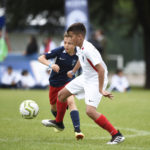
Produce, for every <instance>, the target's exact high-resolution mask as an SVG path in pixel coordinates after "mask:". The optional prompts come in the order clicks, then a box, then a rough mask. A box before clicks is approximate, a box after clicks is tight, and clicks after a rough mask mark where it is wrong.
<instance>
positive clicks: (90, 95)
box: [49, 23, 125, 144]
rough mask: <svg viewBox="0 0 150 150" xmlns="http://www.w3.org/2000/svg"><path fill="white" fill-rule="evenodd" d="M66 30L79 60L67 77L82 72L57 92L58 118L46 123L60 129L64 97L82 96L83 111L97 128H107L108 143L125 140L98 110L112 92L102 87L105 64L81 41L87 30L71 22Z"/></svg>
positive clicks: (81, 25) (64, 107) (62, 127)
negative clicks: (103, 99) (108, 134)
mask: <svg viewBox="0 0 150 150" xmlns="http://www.w3.org/2000/svg"><path fill="white" fill-rule="evenodd" d="M67 33H68V34H69V35H70V36H71V37H72V41H73V42H74V44H75V45H76V46H78V48H77V55H78V57H79V61H78V62H77V64H76V66H75V68H74V69H73V70H72V71H70V72H68V76H69V77H72V75H73V74H75V72H76V71H77V69H78V68H79V67H80V65H81V67H82V70H83V73H82V75H80V76H78V77H77V78H75V79H74V80H72V81H71V82H70V83H69V84H67V85H66V86H65V87H64V88H63V89H62V90H61V91H60V92H59V94H58V100H57V110H58V111H57V117H56V120H49V126H50V127H55V128H57V129H58V130H63V129H64V125H63V118H64V114H65V111H66V107H67V102H66V98H67V97H68V96H70V95H72V94H74V95H76V96H77V97H81V96H83V94H85V95H84V98H85V103H86V114H87V115H88V116H89V117H90V118H91V119H92V120H93V121H94V122H95V123H96V124H98V125H99V126H100V127H102V128H103V129H105V130H107V131H108V132H109V133H110V134H111V135H112V139H111V140H110V141H109V142H108V143H107V144H118V143H120V142H122V141H124V139H125V138H124V137H123V135H122V134H121V133H120V132H119V131H117V130H116V129H115V128H114V127H113V126H112V124H111V123H110V122H109V121H108V120H107V119H106V117H105V116H104V115H103V114H101V113H99V112H97V111H96V108H97V107H98V105H99V103H100V100H101V98H102V96H105V97H108V98H112V97H113V95H112V94H111V93H109V92H107V91H105V88H106V86H107V82H108V80H107V67H106V65H105V63H104V62H103V60H102V58H101V56H100V54H99V52H98V50H97V49H96V48H95V47H94V46H93V45H92V44H91V43H89V42H88V41H86V40H84V38H85V34H86V29H85V26H84V25H83V24H82V23H74V24H72V25H71V26H70V27H69V28H68V30H67Z"/></svg>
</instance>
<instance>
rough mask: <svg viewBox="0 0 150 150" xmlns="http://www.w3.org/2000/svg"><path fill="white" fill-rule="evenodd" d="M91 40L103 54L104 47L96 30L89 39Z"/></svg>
mask: <svg viewBox="0 0 150 150" xmlns="http://www.w3.org/2000/svg"><path fill="white" fill-rule="evenodd" d="M89 41H90V42H91V43H92V44H93V45H94V46H95V47H96V49H97V50H98V51H99V52H100V54H102V51H103V49H102V46H101V43H100V42H99V41H98V40H97V36H96V32H93V33H92V34H91V39H89Z"/></svg>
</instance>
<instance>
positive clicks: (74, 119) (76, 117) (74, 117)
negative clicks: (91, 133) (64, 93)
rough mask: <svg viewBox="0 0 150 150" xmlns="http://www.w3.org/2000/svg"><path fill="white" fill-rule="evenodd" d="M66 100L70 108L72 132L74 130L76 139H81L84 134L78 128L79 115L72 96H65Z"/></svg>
mask: <svg viewBox="0 0 150 150" xmlns="http://www.w3.org/2000/svg"><path fill="white" fill-rule="evenodd" d="M67 102H68V107H69V110H70V117H71V120H72V123H73V126H74V132H75V137H76V139H77V140H79V139H83V138H84V134H83V133H82V132H81V130H80V117H79V111H78V110H77V107H76V104H75V100H74V96H73V95H72V96H70V97H68V98H67Z"/></svg>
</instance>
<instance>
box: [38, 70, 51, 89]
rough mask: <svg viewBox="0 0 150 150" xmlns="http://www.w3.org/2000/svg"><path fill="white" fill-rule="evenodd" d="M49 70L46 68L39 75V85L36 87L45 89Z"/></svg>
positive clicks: (47, 84)
mask: <svg viewBox="0 0 150 150" xmlns="http://www.w3.org/2000/svg"><path fill="white" fill-rule="evenodd" d="M50 73H51V70H48V69H46V70H45V72H44V73H43V74H42V76H41V80H40V82H39V85H38V86H37V88H38V87H39V88H41V89H45V88H47V87H48V86H49V76H50Z"/></svg>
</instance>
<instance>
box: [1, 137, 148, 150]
mask: <svg viewBox="0 0 150 150" xmlns="http://www.w3.org/2000/svg"><path fill="white" fill-rule="evenodd" d="M66 139H68V140H70V138H65V139H64V138H63V139H62V138H59V139H57V140H56V139H55V141H42V144H46V145H56V146H58V145H59V146H64V147H66V146H67V147H70V148H72V147H74V146H75V147H80V148H81V147H88V148H89V147H90V146H91V147H93V144H90V143H88V144H85V143H83V144H82V143H81V142H82V141H81V142H78V141H77V145H76V144H75V143H74V145H72V143H69V142H64V140H66ZM22 140H23V139H22V138H14V139H11V140H10V139H8V138H6V139H1V138H0V142H1V143H2V142H3V143H4V142H5V143H8V142H12V143H16V142H20V141H22ZM97 140H99V139H97ZM24 141H26V142H30V141H31V140H30V139H25V140H24ZM61 141H63V142H61ZM32 142H34V143H36V144H41V141H40V140H32ZM78 144H79V145H78ZM103 146H104V145H94V147H98V148H101V147H103ZM108 146H113V145H108ZM121 150H148V149H147V148H143V147H136V146H123V147H122V148H121Z"/></svg>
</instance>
